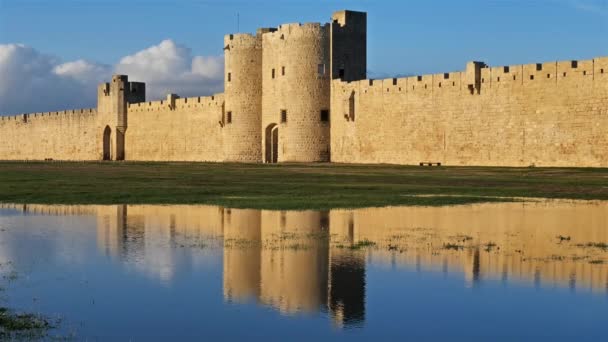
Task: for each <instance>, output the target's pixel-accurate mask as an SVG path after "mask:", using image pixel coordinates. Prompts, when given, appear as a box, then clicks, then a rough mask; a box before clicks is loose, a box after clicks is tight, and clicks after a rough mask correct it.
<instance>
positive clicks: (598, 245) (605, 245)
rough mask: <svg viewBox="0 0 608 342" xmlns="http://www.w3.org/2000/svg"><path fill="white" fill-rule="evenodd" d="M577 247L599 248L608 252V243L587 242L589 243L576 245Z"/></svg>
mask: <svg viewBox="0 0 608 342" xmlns="http://www.w3.org/2000/svg"><path fill="white" fill-rule="evenodd" d="M576 246H577V247H582V248H599V249H602V250H605V251H606V250H608V243H604V242H587V243H579V244H577V245H576Z"/></svg>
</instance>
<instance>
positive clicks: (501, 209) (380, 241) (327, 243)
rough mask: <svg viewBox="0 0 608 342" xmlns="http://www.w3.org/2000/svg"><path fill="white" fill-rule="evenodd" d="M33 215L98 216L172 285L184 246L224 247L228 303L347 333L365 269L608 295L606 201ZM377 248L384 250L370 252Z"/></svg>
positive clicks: (108, 247)
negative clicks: (324, 317)
mask: <svg viewBox="0 0 608 342" xmlns="http://www.w3.org/2000/svg"><path fill="white" fill-rule="evenodd" d="M18 208H21V209H20V210H22V207H21V206H18ZM23 210H26V211H28V212H35V213H40V214H45V215H96V217H97V243H98V247H99V250H100V251H103V253H105V254H106V255H109V256H111V257H113V258H116V259H118V260H122V261H124V262H125V263H126V264H128V265H133V266H134V267H135V269H137V270H139V271H141V272H145V273H146V274H152V275H155V276H157V277H159V278H160V279H163V280H168V279H171V278H172V277H173V276H174V272H175V270H176V269H177V267H176V266H177V265H178V264H180V262H183V260H181V261H180V260H176V253H174V252H175V250H174V249H175V248H176V246H178V245H183V244H188V243H189V244H193V243H199V242H201V241H202V242H203V243H207V244H210V242H209V241H211V240H212V241H218V242H220V244H218V246H223V247H224V249H223V260H224V264H223V271H224V272H223V288H224V297H225V299H226V300H227V301H232V302H245V301H248V300H254V301H257V302H259V303H263V304H265V305H269V306H272V307H275V308H277V309H278V310H280V311H281V312H283V313H295V312H316V311H325V310H327V311H329V313H330V314H331V315H332V317H333V318H334V321H335V322H336V324H337V325H348V324H356V323H359V322H362V321H363V320H364V319H365V282H366V271H365V267H366V262H367V263H376V264H382V265H411V266H413V267H415V268H417V269H420V270H435V271H439V272H446V273H455V274H463V275H464V278H465V281H466V283H468V284H470V285H475V284H478V283H479V282H481V281H483V280H486V279H498V280H501V281H504V282H511V281H514V280H517V281H526V282H531V283H532V284H536V285H537V286H552V285H558V286H570V287H571V288H573V289H591V290H594V291H606V289H607V286H608V265H607V264H603V263H601V262H607V263H608V251H606V250H603V249H601V248H592V247H591V248H590V247H581V246H580V245H581V244H582V245H584V244H587V243H590V242H595V243H608V230H607V229H606V227H608V205H606V204H605V203H583V202H571V203H569V202H563V201H556V202H547V203H545V202H543V203H503V204H481V205H470V206H454V207H439V208H428V207H426V208H425V207H401V208H372V209H357V210H332V211H331V212H314V211H302V212H291V211H287V212H280V211H257V210H243V209H227V208H221V207H214V206H131V205H129V206H50V207H49V206H27V207H26V209H23ZM558 236H561V237H562V238H561V239H559V238H558ZM366 241H371V242H373V243H375V246H372V247H362V248H360V247H361V246H362V245H361V243H362V242H366ZM187 246H190V245H187ZM180 265H181V264H180ZM182 266H183V265H182ZM182 268H183V267H182Z"/></svg>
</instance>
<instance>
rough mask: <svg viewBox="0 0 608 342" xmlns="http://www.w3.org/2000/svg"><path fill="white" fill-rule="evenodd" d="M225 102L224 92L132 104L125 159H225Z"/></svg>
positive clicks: (129, 114) (130, 106)
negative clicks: (206, 95) (223, 119)
mask: <svg viewBox="0 0 608 342" xmlns="http://www.w3.org/2000/svg"><path fill="white" fill-rule="evenodd" d="M223 105H224V96H223V94H216V95H213V96H208V97H191V98H177V97H176V96H175V95H169V96H167V99H166V100H163V101H153V102H142V103H136V104H129V105H128V118H129V128H128V129H127V132H126V136H125V149H126V159H127V160H147V161H222V160H223V156H224V151H223V149H222V127H221V126H222V125H223V123H222V122H221V121H222V114H223Z"/></svg>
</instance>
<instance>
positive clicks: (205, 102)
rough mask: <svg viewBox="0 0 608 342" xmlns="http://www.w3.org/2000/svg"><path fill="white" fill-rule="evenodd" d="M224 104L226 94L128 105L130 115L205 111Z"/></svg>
mask: <svg viewBox="0 0 608 342" xmlns="http://www.w3.org/2000/svg"><path fill="white" fill-rule="evenodd" d="M223 103H224V94H223V93H218V94H214V95H211V96H198V97H184V98H180V97H177V98H174V99H173V103H172V101H171V99H166V100H160V101H148V102H140V103H130V104H128V111H129V113H138V112H155V111H179V110H184V109H188V108H191V109H197V108H200V109H203V108H207V107H212V106H221V105H222V104H223Z"/></svg>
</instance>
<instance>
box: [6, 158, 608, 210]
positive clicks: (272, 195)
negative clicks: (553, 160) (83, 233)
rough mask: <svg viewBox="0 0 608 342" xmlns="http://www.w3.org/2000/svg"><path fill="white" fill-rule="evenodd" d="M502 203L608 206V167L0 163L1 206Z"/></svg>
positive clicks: (292, 206) (294, 206)
mask: <svg viewBox="0 0 608 342" xmlns="http://www.w3.org/2000/svg"><path fill="white" fill-rule="evenodd" d="M420 195H424V196H420ZM502 197H547V198H566V199H601V200H608V169H574V168H572V169H560V168H490V167H419V166H392V165H337V164H282V165H262V164H213V163H131V162H121V163H116V162H114V163H113V162H105V163H102V162H99V163H95V162H91V163H69V162H66V163H63V162H0V202H13V203H55V204H116V203H122V204H131V203H150V204H152V203H156V204H159V203H164V204H173V203H180V204H188V203H200V204H217V205H225V206H231V207H248V208H267V209H325V208H336V207H367V206H386V205H445V204H461V203H475V202H488V201H503V200H508V199H504V198H502Z"/></svg>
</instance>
